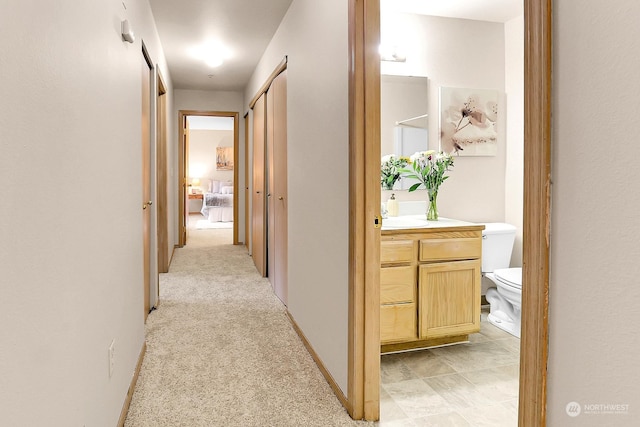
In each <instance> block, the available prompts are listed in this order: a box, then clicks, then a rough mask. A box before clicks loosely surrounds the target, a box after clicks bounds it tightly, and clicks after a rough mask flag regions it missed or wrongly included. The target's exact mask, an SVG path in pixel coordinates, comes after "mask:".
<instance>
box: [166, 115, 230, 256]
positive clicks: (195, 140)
mask: <svg viewBox="0 0 640 427" xmlns="http://www.w3.org/2000/svg"><path fill="white" fill-rule="evenodd" d="M179 123H180V126H179V127H180V129H179V132H180V138H179V150H178V153H179V161H178V165H179V169H180V170H179V172H178V176H179V183H178V193H179V194H178V205H179V206H178V211H179V215H178V217H179V224H178V227H179V228H178V229H179V230H180V231H179V236H178V237H179V242H178V243H179V246H184V245H185V244H187V240H188V234H189V230H190V229H191V230H195V229H198V230H207V229H213V230H215V229H232V230H233V241H232V242H230V243H233V244H234V245H235V244H238V243H239V239H238V230H239V227H238V190H237V188H238V185H237V183H238V169H237V165H238V154H239V153H238V133H239V130H238V113H237V112H224V111H223V112H217V111H190V110H181V111H179Z"/></svg>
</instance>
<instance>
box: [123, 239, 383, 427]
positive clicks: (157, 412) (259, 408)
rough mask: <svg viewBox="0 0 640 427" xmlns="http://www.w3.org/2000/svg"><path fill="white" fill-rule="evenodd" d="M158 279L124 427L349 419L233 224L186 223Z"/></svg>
mask: <svg viewBox="0 0 640 427" xmlns="http://www.w3.org/2000/svg"><path fill="white" fill-rule="evenodd" d="M189 236H190V240H189V242H188V244H187V246H185V247H184V248H182V249H178V250H177V251H176V253H175V256H174V259H173V263H172V265H171V269H170V271H169V273H167V274H163V275H161V278H160V301H161V302H160V306H159V308H158V309H157V310H155V311H154V312H152V313H151V314H150V315H149V318H148V320H147V353H146V356H145V359H144V361H143V364H142V369H141V372H140V377H139V379H138V383H137V386H136V389H135V393H134V395H133V400H132V402H131V407H130V410H129V414H128V417H127V420H126V423H125V426H127V427H138V426H171V427H175V426H225V427H226V426H242V427H252V426H256V427H257V426H261V427H262V426H278V427H280V426H281V427H287V426H292V427H293V426H295V427H302V426H305V427H306V426H318V427H328V426H363V425H369V426H371V425H373V424H374V423H365V422H356V421H353V420H351V418H350V417H349V415H348V414H347V413H346V411H345V410H344V408H343V407H342V405H341V404H340V402H339V401H338V400H337V399H336V397H335V395H334V394H333V392H332V391H331V388H330V387H329V385H328V384H327V382H326V381H325V379H324V377H323V376H322V375H321V374H320V371H319V370H318V368H317V366H316V365H315V363H314V362H313V359H312V358H311V356H310V355H309V353H308V352H307V351H306V349H305V348H304V346H303V345H302V343H301V341H300V339H299V338H298V336H297V335H296V333H295V332H294V330H293V328H292V326H291V323H290V321H289V319H288V318H287V316H286V314H285V308H284V307H283V305H282V303H281V302H280V301H279V300H278V299H277V298H276V297H275V295H274V294H273V291H272V290H271V286H270V284H269V282H268V281H267V279H263V278H261V277H260V276H259V275H258V273H257V271H256V270H255V268H254V266H253V263H252V261H251V258H250V257H249V256H248V255H247V253H246V250H245V248H244V246H233V245H232V244H231V242H232V230H215V231H211V230H192V231H190V233H189Z"/></svg>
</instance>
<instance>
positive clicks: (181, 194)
mask: <svg viewBox="0 0 640 427" xmlns="http://www.w3.org/2000/svg"><path fill="white" fill-rule="evenodd" d="M187 116H208V117H231V118H233V162H234V166H233V180H234V181H233V244H234V245H237V244H238V166H239V165H238V146H239V142H238V139H239V134H240V130H239V123H238V119H239V116H240V113H238V112H237V111H203V110H179V111H178V124H179V126H178V128H179V129H178V246H179V247H182V246H184V245H185V244H186V241H185V240H186V239H185V237H184V232H183V231H184V229H185V228H186V224H185V215H186V213H185V205H186V197H187V192H186V186H187V182H186V178H187V176H186V171H187V162H186V157H187V156H186V152H185V149H186V147H185V144H184V142H183V138H184V120H185V117H187Z"/></svg>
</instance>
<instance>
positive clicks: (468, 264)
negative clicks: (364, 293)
mask: <svg viewBox="0 0 640 427" xmlns="http://www.w3.org/2000/svg"><path fill="white" fill-rule="evenodd" d="M483 228H484V226H483V225H478V224H472V223H467V222H463V221H455V220H449V219H444V218H443V219H441V220H440V221H438V222H437V223H435V222H430V223H429V226H428V227H424V228H394V229H385V227H384V220H383V228H382V235H381V248H380V260H381V269H380V304H381V306H380V340H381V344H382V351H383V352H388V351H398V350H406V349H412V348H423V347H431V346H435V345H442V344H450V343H456V342H461V341H467V340H468V336H469V334H470V333H474V332H478V331H479V330H480V280H481V264H482V263H481V256H482V230H483Z"/></svg>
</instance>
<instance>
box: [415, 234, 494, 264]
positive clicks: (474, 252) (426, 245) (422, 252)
mask: <svg viewBox="0 0 640 427" xmlns="http://www.w3.org/2000/svg"><path fill="white" fill-rule="evenodd" d="M419 248H420V249H419V260H420V261H451V260H457V259H476V258H480V255H481V254H482V239H480V238H477V237H469V238H459V237H458V238H451V239H447V238H444V239H422V240H420V245H419Z"/></svg>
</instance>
